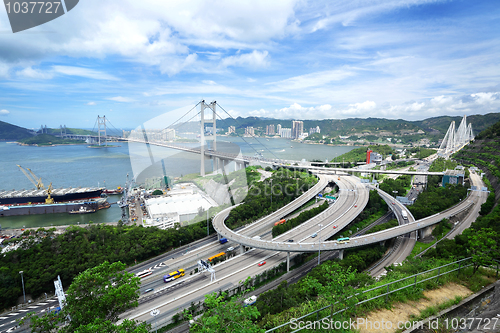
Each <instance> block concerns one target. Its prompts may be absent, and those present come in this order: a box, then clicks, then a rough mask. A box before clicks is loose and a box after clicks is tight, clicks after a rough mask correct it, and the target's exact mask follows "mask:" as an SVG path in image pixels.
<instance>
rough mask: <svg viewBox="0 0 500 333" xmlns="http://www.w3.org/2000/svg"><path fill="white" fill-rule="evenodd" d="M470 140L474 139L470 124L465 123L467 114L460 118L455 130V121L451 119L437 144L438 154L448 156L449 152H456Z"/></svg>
mask: <svg viewBox="0 0 500 333" xmlns="http://www.w3.org/2000/svg"><path fill="white" fill-rule="evenodd" d="M472 140H474V133H473V131H472V125H471V124H467V116H464V117H463V118H462V121H461V122H460V125H459V126H458V129H456V130H455V122H454V121H452V122H451V124H450V127H449V128H448V131H447V132H446V134H445V136H444V139H443V141H442V142H441V145H440V146H439V150H438V155H439V156H441V157H445V158H448V157H449V156H450V155H451V154H453V153H456V152H457V151H459V150H460V149H462V148H463V147H464V146H466V145H468V144H469V142H471V141H472Z"/></svg>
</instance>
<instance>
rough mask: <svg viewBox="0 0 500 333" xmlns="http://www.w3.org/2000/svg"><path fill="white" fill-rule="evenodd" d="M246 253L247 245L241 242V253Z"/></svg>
mask: <svg viewBox="0 0 500 333" xmlns="http://www.w3.org/2000/svg"><path fill="white" fill-rule="evenodd" d="M243 253H245V246H244V245H243V244H240V254H243Z"/></svg>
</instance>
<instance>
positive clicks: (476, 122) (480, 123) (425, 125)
mask: <svg viewBox="0 0 500 333" xmlns="http://www.w3.org/2000/svg"><path fill="white" fill-rule="evenodd" d="M499 120H500V113H487V114H485V115H473V116H468V117H467V123H468V124H472V130H473V131H474V133H475V134H477V133H479V132H481V131H484V130H485V129H486V128H488V127H489V126H491V125H492V124H494V123H496V122H497V121H499ZM452 121H454V122H455V128H458V126H459V125H460V122H461V121H462V117H449V116H441V117H435V118H428V119H425V120H422V121H416V122H414V123H415V124H416V125H417V126H419V127H420V128H421V129H422V130H424V131H425V132H429V131H432V130H437V131H439V132H441V133H443V134H444V133H446V131H447V130H448V127H450V124H451V122H452Z"/></svg>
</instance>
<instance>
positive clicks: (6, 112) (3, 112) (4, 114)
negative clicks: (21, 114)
mask: <svg viewBox="0 0 500 333" xmlns="http://www.w3.org/2000/svg"><path fill="white" fill-rule="evenodd" d="M9 113H10V112H9V111H7V110H5V109H4V110H0V116H6V115H8V114H9Z"/></svg>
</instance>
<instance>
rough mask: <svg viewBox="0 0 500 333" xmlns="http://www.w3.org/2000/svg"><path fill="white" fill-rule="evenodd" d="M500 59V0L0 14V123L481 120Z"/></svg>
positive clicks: (496, 103) (87, 4) (88, 6)
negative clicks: (213, 111)
mask: <svg viewBox="0 0 500 333" xmlns="http://www.w3.org/2000/svg"><path fill="white" fill-rule="evenodd" d="M499 55H500V6H499V5H498V1H481V0H478V1H432V0H402V1H397V0H383V1H382V0H380V1H377V0H373V1H305V0H297V1H293V0H288V1H285V0H284V1H268V0H266V1H258V0H253V1H234V0H232V1H231V0H229V1H189V0H181V1H173V0H172V1H155V0H141V1H138V0H135V1H132V0H120V1H118V0H114V1H111V0H99V1H97V0H85V1H80V3H79V4H78V6H76V7H75V8H74V9H73V10H72V11H70V12H68V13H67V14H66V15H63V16H62V17H60V18H58V19H56V20H54V21H51V22H49V23H47V24H44V25H42V26H39V27H36V28H33V29H30V30H27V31H24V32H19V33H16V34H13V33H12V32H11V30H10V26H9V23H8V18H7V14H6V11H5V10H4V9H3V8H0V120H2V121H7V122H10V123H14V124H17V125H20V126H25V127H32V128H38V127H39V126H40V125H41V124H47V125H48V126H49V127H58V126H59V125H61V124H66V125H67V126H68V127H93V125H94V123H95V120H96V117H97V115H103V114H106V116H107V117H108V118H109V119H110V120H111V122H112V123H113V125H115V126H116V127H127V128H131V127H136V126H137V125H138V124H140V123H143V122H146V121H148V120H149V119H152V118H154V117H156V116H158V115H161V114H163V113H166V112H171V113H172V115H173V117H174V118H175V116H176V115H178V114H180V113H181V112H182V110H185V109H186V108H190V107H192V106H194V105H195V104H196V103H197V102H198V101H200V100H201V99H205V100H207V101H212V100H217V101H218V103H219V104H220V105H222V106H223V107H224V108H225V109H226V110H228V111H229V112H230V113H231V114H232V115H233V116H263V117H274V118H286V119H329V118H334V119H340V118H352V117H361V118H366V117H385V118H391V119H398V118H402V119H408V120H418V119H424V118H428V117H434V116H440V115H464V114H467V115H471V114H485V113H488V112H499V111H500V110H499V108H500V80H499V78H500V61H499V58H500V57H499ZM172 110H175V111H172Z"/></svg>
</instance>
